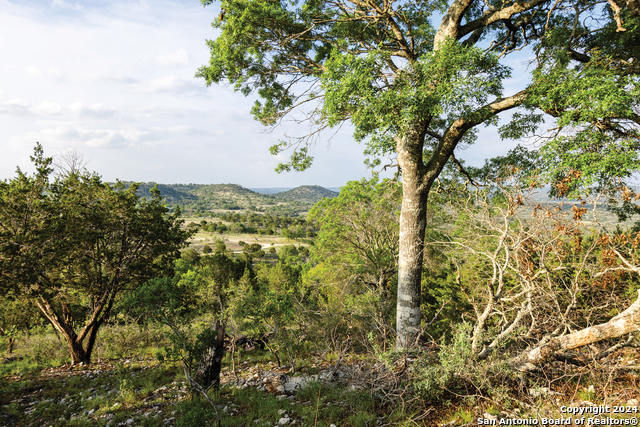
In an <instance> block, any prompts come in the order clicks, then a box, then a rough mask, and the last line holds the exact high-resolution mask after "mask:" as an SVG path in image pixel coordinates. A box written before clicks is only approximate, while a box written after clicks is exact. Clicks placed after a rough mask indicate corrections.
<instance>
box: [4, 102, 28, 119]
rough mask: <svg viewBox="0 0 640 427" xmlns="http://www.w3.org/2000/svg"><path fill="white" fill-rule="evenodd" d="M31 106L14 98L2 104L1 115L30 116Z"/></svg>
mask: <svg viewBox="0 0 640 427" xmlns="http://www.w3.org/2000/svg"><path fill="white" fill-rule="evenodd" d="M30 107H31V104H29V103H28V102H26V101H23V100H22V99H20V98H13V99H10V100H8V101H5V102H3V103H1V104H0V114H9V115H13V116H18V115H23V114H29V108H30Z"/></svg>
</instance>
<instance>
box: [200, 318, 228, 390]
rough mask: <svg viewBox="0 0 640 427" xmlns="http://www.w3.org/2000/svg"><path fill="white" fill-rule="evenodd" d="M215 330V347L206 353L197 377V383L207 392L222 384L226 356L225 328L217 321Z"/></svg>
mask: <svg viewBox="0 0 640 427" xmlns="http://www.w3.org/2000/svg"><path fill="white" fill-rule="evenodd" d="M213 328H214V330H215V331H216V332H217V336H216V342H215V345H214V346H213V347H209V348H208V349H207V350H206V351H205V354H204V356H203V357H202V360H201V361H200V363H199V365H200V366H199V368H198V370H197V372H196V375H195V380H196V382H197V383H199V384H200V385H201V386H202V387H203V388H204V389H205V390H207V389H209V388H210V387H211V386H217V385H218V384H220V370H221V369H222V357H223V356H224V326H223V325H221V324H220V322H219V321H216V323H215V325H214V326H213Z"/></svg>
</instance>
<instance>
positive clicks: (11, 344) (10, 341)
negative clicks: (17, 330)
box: [4, 337, 16, 354]
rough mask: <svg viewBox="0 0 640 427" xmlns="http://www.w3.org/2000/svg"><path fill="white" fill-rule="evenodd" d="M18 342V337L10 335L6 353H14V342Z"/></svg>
mask: <svg viewBox="0 0 640 427" xmlns="http://www.w3.org/2000/svg"><path fill="white" fill-rule="evenodd" d="M15 342H16V337H8V338H7V350H6V351H5V352H4V353H5V354H11V353H13V344H14V343H15Z"/></svg>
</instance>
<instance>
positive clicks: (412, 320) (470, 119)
mask: <svg viewBox="0 0 640 427" xmlns="http://www.w3.org/2000/svg"><path fill="white" fill-rule="evenodd" d="M203 3H204V4H205V5H207V4H212V3H213V2H212V1H211V0H203ZM220 4H221V8H222V10H221V12H220V15H219V16H218V18H217V19H216V20H215V21H214V23H213V26H214V27H215V28H217V29H218V30H219V34H218V36H217V37H216V38H215V39H214V40H210V41H208V45H209V48H210V50H211V60H210V63H209V64H208V65H206V66H204V67H202V68H201V69H200V70H199V72H198V75H199V76H200V77H203V78H205V79H206V82H207V84H212V83H223V82H229V83H231V84H233V85H234V88H235V89H236V90H239V91H241V92H242V93H244V94H245V95H248V94H250V93H257V95H258V96H259V98H260V101H258V102H256V104H255V107H254V108H253V110H252V112H253V114H254V115H255V117H256V118H257V119H258V120H260V121H261V122H262V123H264V124H265V125H268V126H273V125H277V124H279V123H280V122H281V121H282V120H283V118H285V116H287V115H289V116H291V117H293V118H294V119H295V120H302V121H308V124H310V125H311V128H312V132H311V133H309V134H307V135H305V136H303V137H301V138H294V139H289V140H285V141H281V142H280V143H279V144H278V145H276V146H274V147H272V152H273V153H279V152H281V151H283V150H286V149H289V150H291V151H292V154H291V158H290V161H289V162H288V163H286V164H282V165H280V166H279V170H291V169H294V170H303V169H305V168H307V167H308V166H309V165H310V164H311V160H312V158H311V156H310V155H309V148H310V146H311V145H313V143H315V142H316V141H317V140H319V139H320V138H321V137H322V136H323V135H324V134H323V133H322V130H323V129H326V128H330V127H335V126H339V125H340V124H341V123H343V122H345V121H350V122H351V124H352V125H353V126H354V128H355V137H356V139H358V140H363V141H366V149H365V153H366V154H368V155H371V156H372V157H373V158H374V159H375V158H380V157H383V156H392V157H394V158H395V159H396V160H397V164H398V165H399V167H400V169H401V173H402V184H403V199H402V211H401V218H400V244H399V260H398V269H399V271H398V299H397V322H396V328H397V345H398V347H400V348H402V347H406V346H408V345H410V344H411V343H412V342H414V340H415V339H416V335H417V333H418V332H419V329H420V320H421V313H420V289H421V286H420V284H421V276H422V265H423V249H424V236H425V228H426V226H427V197H428V195H429V192H430V190H431V188H432V186H433V184H434V182H435V181H436V179H437V178H438V176H439V174H440V173H441V171H442V170H443V168H444V167H445V164H447V162H449V161H453V162H456V160H455V157H454V150H455V149H456V147H457V146H459V145H460V144H463V143H469V142H473V141H474V139H475V137H476V127H478V126H479V125H481V124H492V125H496V124H497V122H498V115H499V114H501V113H503V112H506V111H508V110H514V109H517V108H519V109H521V111H518V112H517V113H516V114H514V116H513V120H512V121H511V122H510V123H507V124H505V125H503V126H502V127H501V128H500V132H501V136H502V137H509V138H519V137H521V136H523V135H526V134H531V133H535V132H537V131H538V130H539V131H540V132H545V131H547V127H552V128H553V129H552V130H551V131H548V133H547V134H546V135H545V136H546V137H548V138H547V139H546V140H545V142H544V143H545V148H546V150H545V151H544V153H545V155H546V156H547V160H546V162H545V163H544V164H545V165H546V166H548V168H549V169H548V171H547V172H549V176H550V177H551V178H553V179H556V180H557V181H559V182H560V183H561V184H564V185H568V184H567V182H569V181H567V180H566V178H567V177H569V178H570V181H571V180H572V181H571V182H570V184H571V185H572V186H573V187H572V188H577V187H576V185H575V184H576V182H577V181H580V182H581V183H583V184H586V185H587V186H589V185H591V186H592V187H593V184H601V185H605V186H606V185H609V184H613V183H615V182H616V179H617V178H625V177H628V176H629V174H630V173H631V172H632V171H634V170H637V169H638V158H637V152H638V151H637V148H638V140H639V138H640V136H639V133H638V124H640V116H639V114H638V95H639V94H640V89H639V83H638V71H639V66H638V58H637V56H638V51H639V50H640V31H639V27H640V19H639V18H638V12H639V8H638V3H637V2H636V1H635V0H628V1H627V2H625V1H624V0H595V1H588V2H587V1H584V0H516V1H511V0H428V1H412V0H401V1H394V0H300V1H286V0H222V1H221V2H220ZM523 49H524V50H525V51H528V52H531V53H532V56H533V58H534V59H533V61H532V62H531V64H530V65H529V68H528V72H529V73H530V78H529V80H528V81H527V83H526V84H523V86H522V87H521V89H520V90H516V91H512V92H509V91H506V90H505V89H504V86H503V82H504V81H505V80H506V79H508V78H509V77H510V74H511V69H510V68H509V67H508V66H507V65H505V64H506V61H507V60H510V58H509V56H510V55H512V54H513V53H514V52H517V51H520V50H523ZM544 114H547V115H550V116H552V117H553V118H554V121H555V124H554V125H552V126H545V127H543V128H541V125H542V123H543V121H542V118H543V115H544ZM373 162H374V163H376V161H375V160H373ZM576 171H577V172H576ZM554 188H559V187H554Z"/></svg>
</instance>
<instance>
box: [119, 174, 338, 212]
mask: <svg viewBox="0 0 640 427" xmlns="http://www.w3.org/2000/svg"><path fill="white" fill-rule="evenodd" d="M124 184H125V185H129V184H130V182H124ZM154 185H156V183H154V182H145V183H142V184H140V187H139V188H138V194H140V195H141V196H149V190H150V189H151V188H152V187H153V186H154ZM157 185H158V189H159V190H160V194H161V195H162V196H163V197H164V198H165V199H166V201H167V204H168V205H170V206H180V208H181V209H182V210H183V212H184V213H185V214H186V215H194V216H204V215H206V214H207V212H216V211H217V212H220V211H228V210H249V211H254V212H264V213H269V214H276V215H289V216H297V215H299V214H300V213H302V212H306V211H308V210H309V209H310V208H311V206H313V205H314V204H315V203H316V202H317V201H319V200H321V199H322V198H323V197H335V196H337V195H338V193H336V192H335V191H330V190H327V189H326V188H323V187H320V186H317V185H311V186H300V187H297V188H294V189H291V190H288V191H284V192H279V193H276V194H264V193H259V192H256V191H253V190H251V189H249V188H246V187H243V186H241V185H238V184H157ZM261 190H268V189H261ZM265 193H266V191H265Z"/></svg>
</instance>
